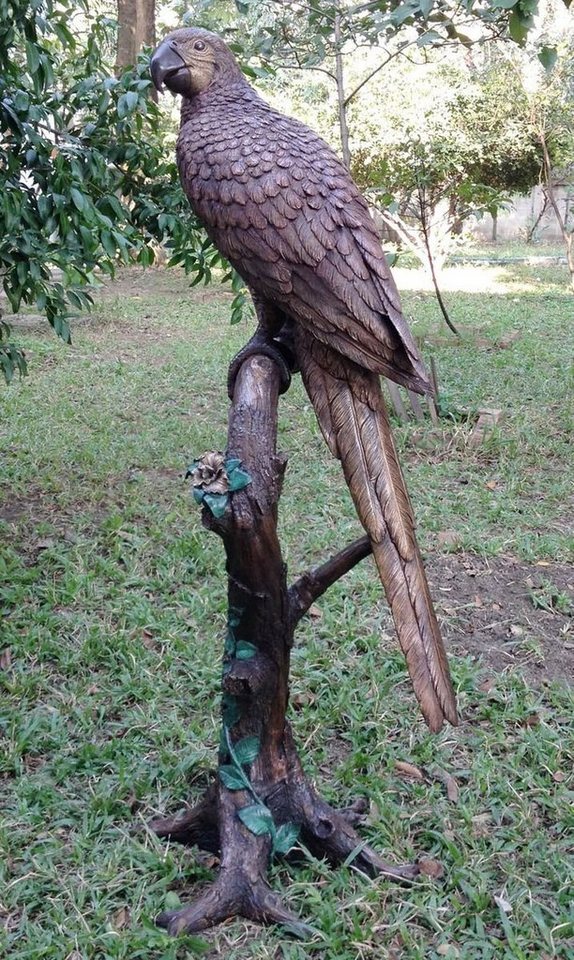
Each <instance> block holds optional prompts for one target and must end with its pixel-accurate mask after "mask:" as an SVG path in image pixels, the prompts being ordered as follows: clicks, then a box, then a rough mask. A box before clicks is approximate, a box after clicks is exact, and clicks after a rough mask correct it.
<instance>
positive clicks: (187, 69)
mask: <svg viewBox="0 0 574 960" xmlns="http://www.w3.org/2000/svg"><path fill="white" fill-rule="evenodd" d="M150 71H151V77H152V80H153V82H154V85H155V87H156V88H157V89H158V90H159V91H161V90H163V87H164V85H165V86H166V87H167V89H168V90H171V92H172V93H174V94H175V93H179V94H181V96H182V97H193V96H195V94H198V93H201V92H202V91H203V90H206V89H207V87H209V86H210V85H211V84H212V83H213V82H214V80H216V79H217V78H219V77H222V75H224V74H226V73H230V72H231V73H239V67H238V66H237V63H236V62H235V58H234V56H233V54H232V53H231V51H230V49H229V48H228V47H227V46H226V44H225V43H224V42H223V40H221V39H220V38H219V37H218V36H216V35H215V34H214V33H210V32H209V30H201V29H199V28H198V27H182V28H181V29H180V30H174V31H173V33H170V34H168V35H167V37H165V39H164V40H162V42H161V43H160V45H159V46H158V47H157V48H156V49H155V51H154V53H153V54H152V58H151V61H150Z"/></svg>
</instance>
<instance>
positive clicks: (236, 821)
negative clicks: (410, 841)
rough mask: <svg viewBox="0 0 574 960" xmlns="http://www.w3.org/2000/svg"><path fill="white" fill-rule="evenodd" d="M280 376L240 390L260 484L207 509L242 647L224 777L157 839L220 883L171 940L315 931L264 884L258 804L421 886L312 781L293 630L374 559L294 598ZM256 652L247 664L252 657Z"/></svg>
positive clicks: (249, 465)
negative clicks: (233, 779) (248, 747)
mask: <svg viewBox="0 0 574 960" xmlns="http://www.w3.org/2000/svg"><path fill="white" fill-rule="evenodd" d="M280 382H281V371H280V368H279V366H278V365H277V364H276V363H275V362H274V361H273V360H272V359H270V358H269V357H266V356H251V357H249V358H248V359H247V360H246V361H245V362H244V363H243V365H242V367H241V369H240V372H239V375H238V377H237V379H236V385H235V395H234V401H233V404H232V407H231V413H230V420H229V435H228V451H227V453H228V456H229V457H236V458H238V459H240V460H241V461H242V464H243V467H244V468H245V469H246V470H247V471H248V472H249V474H250V476H251V478H252V482H251V483H250V484H249V485H248V486H247V487H246V488H245V489H244V490H241V491H238V492H236V493H234V494H233V495H232V498H231V509H230V510H229V511H228V512H227V514H226V515H225V517H224V518H223V519H221V520H216V519H215V518H214V517H213V516H212V515H211V514H210V513H209V512H208V511H207V509H206V510H205V511H204V522H205V523H206V525H207V526H208V527H210V528H211V529H213V530H214V531H215V532H216V533H218V534H219V535H220V536H221V538H222V540H223V543H224V547H225V552H226V556H227V573H228V602H229V626H230V632H231V633H232V635H233V642H232V644H231V645H230V644H229V643H228V644H227V645H226V650H227V652H226V654H225V656H224V663H223V680H222V686H223V710H222V723H223V730H224V734H225V735H226V736H227V737H228V738H229V741H230V746H229V744H226V742H225V737H224V740H223V742H222V748H221V751H220V776H219V777H218V779H217V781H216V782H215V783H213V784H212V785H211V786H210V787H209V788H208V790H207V791H206V793H205V795H204V796H203V797H202V799H201V800H200V801H199V803H197V804H196V805H195V806H194V807H193V808H191V809H190V810H188V811H186V812H185V813H183V814H181V815H179V816H177V817H174V818H172V819H158V820H155V821H152V823H151V824H150V826H151V828H152V829H153V830H154V831H155V832H156V833H157V835H158V836H160V837H166V838H170V839H171V840H174V841H177V842H180V843H190V844H194V845H197V846H199V847H202V848H204V849H207V850H210V851H213V852H216V853H218V854H219V857H220V867H219V873H218V876H217V878H216V880H215V882H214V883H213V885H212V886H210V887H209V888H208V889H207V890H206V891H205V892H204V893H203V895H202V896H200V897H199V899H198V900H196V901H194V902H193V903H191V904H189V905H188V906H186V907H184V908H183V909H181V910H175V911H167V912H166V913H163V914H161V915H160V917H158V923H159V924H160V925H161V926H165V927H167V929H168V930H169V931H170V932H171V933H180V932H188V933H189V932H193V931H199V930H203V929H205V928H206V927H209V926H212V925H213V924H216V923H219V922H220V921H222V920H224V919H226V918H228V917H231V916H236V915H239V916H243V917H247V918H250V919H252V920H256V921H260V922H275V923H279V924H282V925H285V926H287V927H289V928H290V929H291V930H292V931H293V932H295V933H298V934H305V933H306V932H307V931H308V930H309V929H310V928H308V927H306V925H305V924H304V923H302V922H301V921H300V920H299V919H298V918H297V917H296V916H295V915H294V914H293V913H291V911H290V910H288V909H287V908H286V907H284V906H283V904H282V903H281V901H280V900H279V898H278V897H277V896H276V895H275V894H274V893H273V891H272V890H271V889H270V887H269V886H268V884H267V881H266V872H267V868H268V865H269V860H270V855H271V851H272V839H273V838H272V834H271V833H264V834H263V835H256V834H255V833H253V832H252V831H251V830H250V829H249V828H248V827H247V826H245V825H244V823H243V822H242V820H241V817H240V811H242V810H244V809H245V808H246V807H250V806H254V797H256V798H257V802H258V803H259V804H260V805H261V806H263V807H265V808H267V810H268V811H269V812H270V814H271V816H272V819H273V824H274V828H273V829H274V830H275V831H276V830H277V828H280V827H281V826H282V825H285V824H294V825H296V826H297V827H298V828H299V830H300V836H301V839H302V841H303V843H304V844H305V845H306V846H307V847H308V848H309V849H310V850H311V851H312V852H313V853H314V854H315V855H316V856H318V857H326V858H327V859H328V860H330V861H331V862H332V863H333V864H337V863H341V862H343V861H345V860H348V858H349V857H353V854H354V858H353V865H354V866H355V867H357V868H358V869H360V870H363V871H364V872H366V873H368V874H370V875H375V874H379V873H381V874H387V875H388V876H390V877H394V878H397V879H399V880H409V879H412V878H413V877H414V876H416V874H417V868H416V867H415V866H412V865H404V866H397V865H393V864H390V863H387V862H386V861H385V860H383V859H382V858H381V857H380V856H379V855H378V854H377V853H376V852H375V851H374V850H372V849H371V848H370V847H368V846H367V845H365V844H364V843H362V841H361V839H360V837H359V835H358V834H357V832H356V830H355V828H354V824H356V823H357V821H358V820H359V819H360V817H361V813H362V812H363V811H364V807H365V805H364V803H363V802H361V801H359V802H357V803H355V804H354V805H353V806H352V807H351V808H349V809H347V810H343V811H337V810H334V809H333V808H332V807H331V806H329V805H328V804H327V803H326V802H325V801H324V800H322V799H321V797H320V796H319V794H318V793H317V791H316V790H315V788H314V787H313V786H312V784H311V783H310V782H309V780H308V779H307V777H306V776H305V773H304V772H303V769H302V766H301V762H300V760H299V757H298V754H297V750H296V747H295V744H294V741H293V736H292V733H291V729H290V726H289V723H288V722H287V720H286V711H287V704H288V693H289V691H288V681H289V657H290V650H291V646H292V643H293V631H294V628H295V626H296V624H297V623H298V622H299V620H300V618H301V617H302V615H303V614H304V613H305V611H306V610H307V609H308V608H309V606H310V605H311V603H312V602H313V601H314V600H315V599H316V598H317V597H318V596H320V595H321V594H322V593H323V592H324V591H325V590H326V589H327V587H328V586H329V585H330V584H331V583H333V582H335V580H337V579H338V578H339V577H340V576H342V575H343V574H344V573H345V572H346V571H347V570H349V569H350V568H351V567H352V566H354V564H355V563H357V562H359V561H360V560H361V559H363V557H365V556H367V555H368V554H369V553H370V550H371V547H370V543H369V540H368V538H367V537H363V538H362V539H361V540H358V541H357V542H356V543H354V544H351V545H350V546H349V547H347V548H346V549H345V550H343V551H341V553H340V554H338V555H337V556H336V557H333V558H332V559H331V560H329V561H328V562H327V563H325V564H323V566H321V567H319V568H318V569H317V570H315V571H310V572H308V573H306V574H304V575H303V576H302V577H301V578H300V579H299V580H298V581H297V582H296V583H294V584H293V585H292V586H291V588H288V586H287V580H286V568H285V564H284V562H283V559H282V556H281V548H280V544H279V540H278V537H277V506H278V500H279V495H280V492H281V483H282V479H283V473H284V469H285V460H284V458H282V457H281V456H280V455H279V454H278V453H277V450H276V436H277V399H278V392H279V388H280ZM246 652H247V653H249V654H250V655H249V656H248V657H245V656H244V655H245V653H246ZM249 738H256V740H257V742H258V744H259V750H258V753H257V756H256V758H255V759H254V760H253V762H252V763H251V764H250V765H249V774H248V780H249V786H248V787H247V788H246V789H245V790H241V789H228V788H227V787H226V786H225V784H224V782H223V780H222V779H221V769H222V767H224V769H228V761H229V753H230V749H231V750H233V747H234V745H237V744H239V743H241V742H242V741H246V740H248V739H249Z"/></svg>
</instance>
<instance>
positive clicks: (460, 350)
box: [0, 264, 574, 960]
mask: <svg viewBox="0 0 574 960" xmlns="http://www.w3.org/2000/svg"><path fill="white" fill-rule="evenodd" d="M397 276H398V279H399V282H400V285H401V287H402V289H403V291H404V301H405V307H406V312H407V313H408V314H409V315H412V317H413V318H414V323H413V327H414V331H415V333H416V335H417V336H418V337H419V338H420V340H421V343H422V344H423V351H424V354H425V357H426V358H427V359H428V358H430V356H434V357H435V360H436V363H437V367H438V372H439V381H440V386H441V392H442V408H443V412H444V414H445V415H444V417H443V418H442V419H441V420H440V421H439V424H437V425H432V424H430V423H428V424H425V425H424V426H421V425H419V424H416V423H415V422H414V421H413V423H410V424H409V425H406V426H405V425H403V426H398V427H397V438H398V443H399V446H400V449H401V455H402V458H403V462H404V464H405V469H406V472H407V475H408V482H409V487H410V490H411V494H412V497H413V500H414V503H415V507H416V513H417V517H418V523H419V533H420V540H421V544H422V547H423V551H424V553H425V556H426V558H427V564H428V570H429V577H430V580H431V584H432V589H433V594H434V596H435V598H436V604H437V609H438V613H439V617H440V619H441V622H442V624H443V627H444V633H445V637H446V639H447V642H448V643H449V646H450V649H451V652H452V654H453V656H452V665H453V674H454V679H455V685H456V687H457V689H458V693H459V699H460V706H461V713H462V718H463V722H462V724H461V726H460V727H459V728H457V729H456V730H453V729H446V730H445V731H443V733H442V734H440V735H439V736H431V735H430V734H429V733H428V732H427V730H426V728H425V726H424V724H423V722H422V719H421V718H420V715H419V714H418V711H417V707H416V703H415V701H414V697H413V695H412V693H411V691H410V687H409V684H408V680H407V675H406V669H405V666H404V663H403V660H402V657H401V655H400V653H399V652H398V650H397V647H396V642H395V638H394V635H393V630H392V625H391V623H390V619H389V615H388V611H387V608H386V606H385V603H384V601H383V599H382V596H381V589H380V586H379V583H378V581H377V578H376V576H375V573H374V569H373V568H372V566H371V563H370V561H367V562H365V563H364V564H362V565H361V566H360V567H358V568H356V569H355V570H353V571H352V572H351V573H350V574H349V575H348V576H347V577H346V578H345V580H344V581H342V582H340V583H339V584H338V585H337V586H336V587H334V588H333V589H331V590H330V591H329V592H328V593H327V594H326V595H325V597H323V598H321V601H320V602H319V603H318V604H317V605H316V606H315V608H314V609H313V610H312V613H313V615H312V616H311V617H309V618H307V619H306V620H305V622H304V623H303V624H302V626H301V628H300V630H299V631H298V634H297V645H296V648H295V651H294V657H293V682H292V708H291V715H292V720H293V724H294V728H295V733H296V737H297V739H298V743H299V744H300V745H301V748H302V755H303V757H304V761H305V765H306V768H307V769H308V771H309V772H310V773H311V774H312V776H313V777H314V778H315V780H316V781H317V782H318V783H320V784H321V788H322V790H323V792H324V795H325V796H326V798H327V799H328V800H330V801H332V802H336V803H337V804H340V805H345V804H347V803H348V802H350V801H351V800H352V799H353V798H354V797H356V796H357V795H367V796H368V797H369V798H370V800H371V810H370V814H369V817H368V819H367V822H366V823H365V825H364V827H363V828H362V829H363V831H364V836H365V837H366V838H368V840H369V842H371V843H372V844H373V846H375V847H376V848H377V849H379V850H381V852H383V854H384V855H385V856H386V857H387V858H395V859H396V860H397V861H402V860H408V859H413V858H415V857H422V856H424V857H426V858H427V859H429V860H430V861H431V864H432V863H433V862H434V870H433V869H431V871H430V872H434V873H437V874H442V875H441V876H438V877H436V876H435V877H434V878H433V877H431V876H424V877H423V878H422V879H421V880H420V881H417V882H416V883H414V884H413V885H412V886H410V887H406V886H402V887H399V886H397V885H395V884H393V883H390V882H388V881H385V880H382V879H379V880H376V881H370V880H368V879H365V878H364V877H363V876H361V875H359V874H357V873H356V872H354V871H353V869H352V867H347V868H344V869H339V870H336V871H333V870H331V869H330V868H328V867H327V866H326V865H325V864H324V863H322V862H318V861H316V860H314V859H313V858H311V857H310V855H306V854H305V852H304V851H303V853H302V855H301V857H300V858H299V860H298V862H287V863H286V862H285V861H283V862H278V863H277V864H275V865H274V867H273V868H272V875H271V882H272V885H273V886H274V888H275V889H277V890H281V891H282V893H283V895H284V897H285V900H286V901H288V903H289V905H290V906H291V908H292V909H294V910H296V911H297V912H299V913H300V914H301V915H302V916H303V917H304V918H305V919H308V920H310V921H311V922H312V923H313V924H314V925H315V926H316V927H317V928H318V929H319V931H320V933H321V936H320V937H319V936H318V937H317V938H316V939H315V940H313V941H310V942H303V943H302V942H297V941H293V940H291V939H289V937H288V936H287V935H286V934H284V933H282V932H281V931H280V930H277V929H260V928H257V927H254V926H253V925H249V924H247V923H243V922H232V923H229V924H226V925H224V926H222V927H219V928H217V929H216V930H214V931H209V932H207V933H205V934H204V935H202V936H201V937H194V938H189V937H187V938H185V937H184V938H182V939H181V940H177V941H176V940H171V939H169V938H168V937H167V936H166V935H165V934H164V933H163V932H162V931H160V930H157V929H156V928H155V927H154V925H153V918H154V916H155V915H156V914H157V913H158V912H160V911H161V910H162V909H164V908H165V907H166V906H167V907H173V906H175V905H177V904H178V902H179V901H180V900H181V901H185V900H186V899H189V898H190V896H192V895H193V892H194V891H195V890H197V889H198V887H199V886H201V885H202V884H204V883H205V882H207V881H208V880H209V878H210V876H211V874H212V869H213V867H214V863H213V857H211V858H210V857H206V856H205V855H202V854H200V853H199V852H198V851H197V850H194V849H185V848H181V847H176V846H173V845H172V846H166V845H164V844H162V843H160V842H158V841H157V840H156V839H155V837H153V836H152V835H150V834H149V833H148V832H146V831H145V829H143V825H144V824H145V822H146V821H147V820H148V819H149V818H150V817H152V816H153V815H154V814H156V813H166V812H170V811H175V810H177V809H179V808H180V807H181V806H182V805H183V804H184V803H185V802H186V801H188V800H189V799H192V798H193V797H195V796H197V795H198V794H199V793H200V791H201V790H202V788H203V787H204V786H205V784H206V783H207V782H208V780H209V778H210V776H211V770H212V769H213V766H214V762H215V757H216V745H217V742H218V733H219V731H218V696H219V693H218V691H219V673H220V666H219V658H220V655H221V648H222V638H223V633H224V622H225V582H224V569H223V557H222V552H223V551H222V548H221V545H220V542H219V541H218V540H217V538H216V537H214V536H212V535H210V534H209V533H207V532H206V531H205V530H204V529H203V528H202V526H201V523H200V513H199V510H198V509H197V507H196V506H195V505H194V504H193V502H192V501H191V498H190V497H189V491H188V490H187V488H186V484H185V482H184V480H183V474H184V472H185V468H186V464H187V463H188V462H189V461H190V460H191V459H193V457H194V456H196V455H199V454H201V453H202V452H203V451H204V450H206V449H217V448H221V447H222V446H224V443H225V433H226V409H227V400H226V394H225V388H224V382H225V372H226V364H227V362H228V360H229V359H230V358H231V356H232V355H233V353H234V352H235V351H236V350H237V349H238V347H239V346H240V345H241V344H242V342H244V341H245V339H246V338H247V335H248V325H247V324H245V325H240V326H239V327H233V328H231V327H229V325H228V319H227V317H228V306H229V299H228V298H227V297H226V295H225V294H221V293H219V292H218V291H209V290H208V291H203V290H197V289H194V290H190V289H189V288H188V285H187V284H186V281H185V278H183V277H182V276H181V275H180V274H178V273H176V272H169V273H166V272H163V271H154V270H150V271H148V272H147V273H145V274H141V273H139V272H136V271H134V272H129V273H127V274H126V275H125V276H124V277H123V278H122V279H121V280H120V281H119V282H118V283H116V284H114V285H111V286H109V287H108V288H106V289H105V290H104V291H102V293H101V295H100V296H99V297H98V302H97V308H96V310H95V312H94V315H93V317H91V318H89V319H88V320H87V321H86V320H84V321H83V322H82V323H78V324H77V325H76V327H75V331H74V346H73V347H71V348H70V347H66V346H64V345H62V344H61V343H59V342H57V341H56V340H55V339H54V337H53V336H52V335H51V334H50V332H48V331H47V330H46V329H45V328H44V326H42V325H40V324H38V323H37V322H36V321H34V320H31V321H29V322H26V321H23V322H22V323H21V325H20V327H19V329H18V333H19V339H20V340H21V341H22V342H23V343H24V345H25V347H26V349H27V351H28V359H29V366H30V376H29V377H28V378H27V379H26V380H24V381H21V382H20V383H15V384H14V385H13V386H12V387H11V388H10V389H6V390H4V391H3V398H2V402H3V416H2V424H1V428H0V464H1V466H0V543H1V548H0V604H1V610H0V631H1V632H0V666H1V668H2V674H1V679H0V683H1V686H0V702H1V707H0V831H1V832H0V955H3V956H6V957H10V958H11V960H24V958H25V960H40V958H42V960H44V958H46V960H106V958H113V960H124V958H125V960H137V958H145V960H152V958H153V960H164V958H165V960H175V958H177V960H184V958H188V957H189V958H192V957H195V956H197V955H200V954H204V955H206V956H208V957H222V958H223V957H225V958H254V960H255V958H257V960H264V958H267V960H303V958H307V957H326V958H332V960H356V958H377V960H385V958H388V960H403V958H408V960H419V958H421V960H422V958H429V960H438V958H444V957H447V958H448V957H450V958H466V960H479V958H480V960H489V958H493V960H500V958H504V960H506V958H509V960H510V958H512V960H515V958H516V960H548V958H554V957H556V958H565V960H567V958H570V960H572V958H574V907H573V891H574V817H573V807H572V801H573V799H574V777H573V762H574V709H573V707H574V698H573V695H572V688H571V687H570V686H569V685H568V682H567V681H568V680H570V682H571V681H572V678H573V676H574V573H573V571H572V566H571V565H572V561H573V559H574V471H573V468H572V437H573V432H574V430H573V428H574V407H573V401H572V397H573V387H574V365H573V359H574V358H573V354H572V321H573V318H574V298H573V297H572V294H571V293H569V291H568V281H567V273H566V269H565V268H564V267H561V266H557V265H553V266H548V265H544V266H538V265H537V266H531V267H528V266H526V265H520V264H512V265H496V266H489V267H486V266H480V265H474V266H473V265H470V266H461V267H457V268H453V269H452V270H449V271H447V272H446V276H445V282H444V287H445V297H446V298H447V300H448V303H449V306H450V308H451V312H452V316H453V319H454V321H455V322H456V323H457V324H458V326H459V327H460V329H461V331H462V332H463V337H462V339H461V340H460V341H457V340H456V339H455V338H454V337H452V336H451V335H450V334H449V333H448V331H446V330H445V328H444V325H441V321H440V319H439V315H438V311H437V307H436V305H435V302H434V299H433V297H432V295H431V293H430V292H429V290H428V285H427V284H426V282H425V281H424V279H423V278H421V276H420V274H419V273H417V272H416V271H414V270H406V269H398V270H397ZM481 408H496V409H498V410H501V411H502V416H501V418H500V419H499V421H498V423H497V424H496V426H495V427H493V428H492V429H491V430H489V431H487V433H486V434H485V435H484V436H483V437H482V438H481V440H480V442H479V443H478V444H475V443H474V441H473V439H472V435H473V429H474V426H475V416H476V411H477V410H478V409H481ZM280 445H281V449H282V450H284V451H285V452H286V453H287V454H288V455H289V458H290V462H289V469H288V474H287V479H286V484H285V491H284V496H283V499H282V504H281V506H282V516H281V532H282V537H283V541H284V545H285V555H286V558H287V561H288V564H289V569H290V572H291V576H292V577H294V576H295V575H297V574H298V573H301V572H302V571H303V570H304V569H305V568H306V567H308V566H311V565H314V564H316V563H318V562H320V561H321V560H322V559H325V558H326V557H327V556H328V555H330V554H331V553H332V552H334V551H335V550H336V549H338V548H339V547H341V546H342V545H343V544H344V543H346V542H347V541H349V540H351V539H353V538H354V537H355V536H357V531H358V525H357V521H356V520H355V518H354V514H353V509H352V506H351V503H350V499H349V498H348V496H347V494H346V492H345V490H344V485H343V483H342V480H341V476H340V469H339V467H338V465H337V464H336V463H335V462H333V461H332V460H330V458H329V454H328V452H327V450H326V447H325V445H324V443H323V441H322V438H321V436H320V433H319V430H318V428H317V426H316V423H315V420H314V416H313V413H312V410H311V409H310V405H309V403H308V401H307V399H306V397H305V395H304V393H303V391H302V388H301V385H300V383H299V382H296V383H295V384H294V386H293V388H292V389H291V390H290V391H289V393H288V395H287V396H286V397H284V398H283V399H282V401H281V408H280ZM405 764H410V765H412V768H414V769H411V773H413V774H416V773H417V770H418V771H419V774H418V775H416V776H410V775H408V773H409V767H408V766H407V767H405V766H404V765H405ZM445 774H446V775H448V776H445ZM449 777H450V778H453V779H454V781H456V786H457V789H456V790H455V791H454V792H453V783H452V779H451V780H449ZM449 783H450V791H449V792H450V798H449V796H448V795H447V790H446V787H445V784H449ZM455 794H456V795H455ZM134 824H136V825H137V824H139V825H140V826H141V827H142V829H141V831H140V832H139V833H137V832H134V831H133V829H132V828H133V826H134ZM2 938H3V939H4V943H2Z"/></svg>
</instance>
